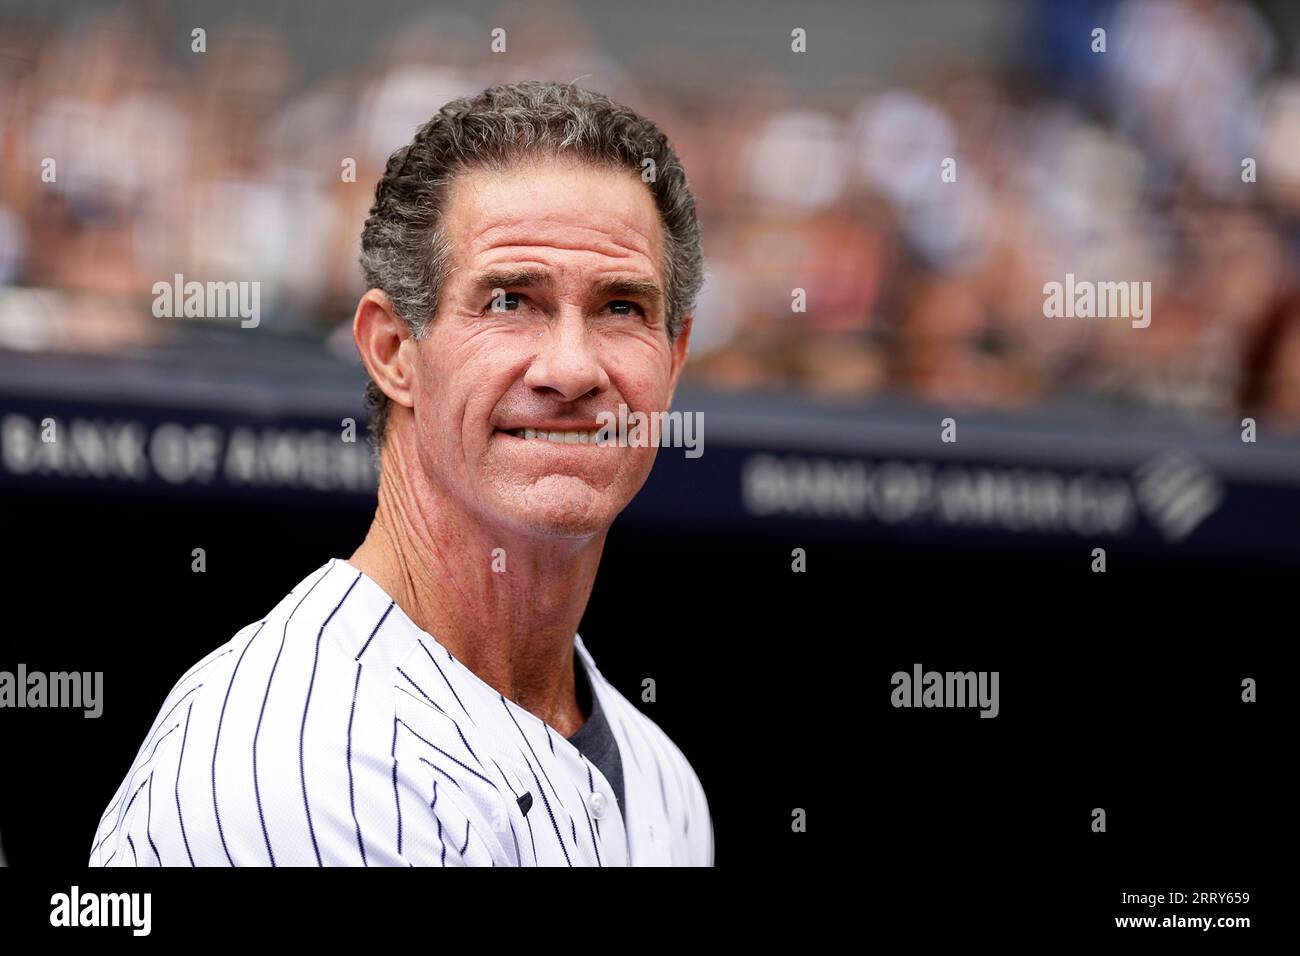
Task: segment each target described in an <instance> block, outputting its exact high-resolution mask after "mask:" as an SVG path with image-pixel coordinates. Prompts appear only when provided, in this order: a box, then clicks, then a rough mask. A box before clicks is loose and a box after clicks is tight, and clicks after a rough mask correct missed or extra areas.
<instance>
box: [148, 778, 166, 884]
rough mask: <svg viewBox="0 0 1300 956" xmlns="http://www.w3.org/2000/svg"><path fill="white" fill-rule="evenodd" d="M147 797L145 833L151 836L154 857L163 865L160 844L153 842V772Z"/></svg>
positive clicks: (150, 843)
mask: <svg viewBox="0 0 1300 956" xmlns="http://www.w3.org/2000/svg"><path fill="white" fill-rule="evenodd" d="M145 797H146V799H147V800H148V802H147V803H146V804H145V806H146V808H147V809H146V812H145V817H144V835H145V836H146V837H148V838H149V846H151V847H152V848H153V856H154V859H155V860H157V861H158V865H159V866H162V854H161V853H159V852H158V844H156V843H154V842H153V833H152V832H151V825H152V821H153V774H149V792H148V793H147V794H145Z"/></svg>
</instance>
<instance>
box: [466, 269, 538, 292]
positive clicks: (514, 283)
mask: <svg viewBox="0 0 1300 956" xmlns="http://www.w3.org/2000/svg"><path fill="white" fill-rule="evenodd" d="M473 281H474V287H475V288H476V289H482V290H484V291H487V292H491V291H492V290H493V289H509V288H515V289H530V288H536V287H537V286H546V285H550V284H551V277H550V276H549V275H547V274H546V273H545V272H543V271H542V270H540V269H502V270H497V271H488V272H482V273H479V274H478V275H477V276H475V277H474V280H473Z"/></svg>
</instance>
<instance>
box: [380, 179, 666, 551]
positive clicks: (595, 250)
mask: <svg viewBox="0 0 1300 956" xmlns="http://www.w3.org/2000/svg"><path fill="white" fill-rule="evenodd" d="M445 228H446V230H447V234H448V236H449V238H450V240H451V244H452V249H453V261H452V265H453V271H452V273H451V275H450V277H449V279H448V280H447V281H446V282H445V283H444V284H443V290H442V298H441V301H440V303H439V308H438V314H437V316H436V317H435V319H434V321H433V322H432V324H431V325H430V327H429V330H428V332H427V334H426V335H425V336H424V338H423V339H421V340H420V341H419V342H418V343H417V342H414V341H410V342H408V343H407V344H406V345H405V346H403V347H404V348H414V349H415V350H416V360H415V363H414V366H415V375H414V381H413V385H414V390H413V397H414V401H415V405H414V408H413V412H414V422H415V432H416V441H417V443H418V447H419V454H420V463H421V467H422V469H423V470H424V473H425V474H426V475H427V476H428V478H429V480H430V481H431V482H432V483H433V484H434V485H435V486H436V487H438V488H439V489H441V490H442V492H443V493H444V494H446V495H449V496H451V497H453V498H455V499H456V500H457V501H458V502H459V503H460V504H461V506H462V507H464V508H465V509H466V510H468V511H470V512H471V513H474V514H476V515H478V517H479V518H480V519H481V520H482V521H483V522H485V523H488V524H491V523H503V524H506V525H508V526H510V527H512V528H514V529H516V530H523V531H528V532H532V533H539V534H548V535H556V536H562V537H583V536H589V535H594V534H597V533H600V532H603V531H604V530H605V529H606V528H608V526H609V525H610V523H611V522H612V521H613V520H614V518H615V517H616V516H617V515H618V513H619V512H620V511H622V510H623V508H624V507H626V505H627V503H628V502H629V501H630V500H631V499H632V496H633V495H635V494H636V493H637V491H638V490H639V489H640V488H641V486H642V484H643V483H644V482H645V480H646V477H647V476H648V475H649V473H650V468H651V466H652V465H653V464H654V456H655V449H654V448H645V447H643V448H632V447H618V446H617V445H614V444H602V445H597V444H595V443H594V442H593V441H591V440H590V436H588V440H587V441H586V442H581V441H578V442H572V441H570V440H565V441H556V440H555V439H556V438H557V437H560V436H559V435H556V434H555V433H561V434H563V433H569V432H583V433H594V432H595V431H597V430H598V428H599V426H600V423H601V421H603V420H604V419H598V418H597V415H598V414H599V413H601V412H612V413H614V414H617V412H618V408H619V405H620V403H623V404H626V405H627V407H628V412H629V413H631V412H633V411H642V412H651V411H659V410H666V409H667V408H668V406H669V403H670V402H671V399H672V393H673V389H674V387H675V386H676V383H677V378H678V375H679V373H680V372H681V367H682V363H683V362H684V360H685V357H686V343H687V338H688V332H689V330H684V331H683V332H682V334H681V335H680V336H679V337H678V340H677V342H676V343H675V344H674V345H670V344H669V341H668V334H667V328H666V325H665V299H664V294H665V292H666V289H665V286H664V280H663V276H662V274H661V268H660V264H661V263H662V261H663V243H664V239H663V230H662V227H661V225H660V223H659V216H658V212H657V209H656V207H655V203H654V199H653V198H652V197H651V195H650V191H649V190H648V189H647V188H646V186H645V184H644V183H643V182H641V180H640V178H639V177H637V176H636V175H635V174H633V173H631V172H620V171H614V170H609V169H603V168H597V167H591V166H586V165H572V164H567V163H559V162H548V163H543V164H540V165H529V166H524V167H520V168H518V169H515V170H511V171H508V172H492V171H488V170H475V171H472V172H469V173H465V174H462V175H461V176H460V177H458V179H457V180H456V181H455V182H454V183H453V186H452V187H451V194H450V196H449V197H448V203H447V207H446V217H445ZM494 290H495V291H494ZM526 429H533V430H535V431H537V432H540V433H543V434H545V435H546V437H541V436H540V435H539V436H538V437H531V438H530V437H520V436H521V435H522V434H524V430H526ZM565 437H566V439H567V438H568V436H567V435H565Z"/></svg>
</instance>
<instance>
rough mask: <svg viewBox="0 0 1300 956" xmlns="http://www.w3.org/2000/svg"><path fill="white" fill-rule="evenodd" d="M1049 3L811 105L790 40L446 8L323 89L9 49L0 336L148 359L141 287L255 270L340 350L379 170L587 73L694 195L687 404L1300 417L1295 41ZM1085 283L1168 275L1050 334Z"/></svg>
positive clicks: (81, 46)
mask: <svg viewBox="0 0 1300 956" xmlns="http://www.w3.org/2000/svg"><path fill="white" fill-rule="evenodd" d="M349 6H356V7H357V9H360V6H361V5H349ZM1026 9H1027V11H1028V13H1027V15H1025V16H1024V17H1022V18H1021V19H1022V21H1023V22H1018V23H1017V24H1015V26H1014V35H1013V36H1011V37H1010V38H1009V40H1008V43H1007V51H1008V52H1007V53H1006V55H1005V56H1003V57H1001V58H1000V61H999V63H998V65H997V66H995V67H989V66H987V65H984V66H980V67H974V66H970V65H964V64H957V63H951V64H940V65H938V66H936V65H935V64H934V63H933V62H931V61H930V60H928V59H925V60H923V59H921V55H920V54H919V53H918V57H917V63H916V69H915V72H914V73H913V74H912V75H908V76H898V75H890V76H880V75H876V74H874V73H873V71H872V67H871V64H870V63H858V64H854V63H846V64H843V68H844V70H845V79H842V80H841V81H839V82H837V83H835V84H834V85H833V87H832V88H829V89H824V90H818V91H814V92H811V93H810V92H809V91H807V90H806V89H804V88H802V87H800V85H799V84H796V83H792V82H790V80H789V78H788V76H789V73H790V71H792V70H796V69H797V68H798V65H797V60H796V61H794V62H787V61H785V60H780V61H779V62H778V61H776V60H774V59H773V56H774V54H773V53H772V52H771V51H766V52H765V53H764V57H765V58H766V61H765V60H764V58H760V57H758V56H757V55H755V54H754V52H753V51H744V50H729V49H728V48H727V47H726V44H725V43H721V44H719V48H718V50H717V52H716V55H714V56H712V57H709V58H707V59H702V58H700V57H698V56H690V55H688V54H686V53H685V52H684V51H681V50H677V49H672V48H663V47H658V46H656V47H642V46H638V45H637V44H636V43H629V44H628V45H627V46H625V47H624V48H622V49H621V50H620V51H618V53H617V55H615V54H614V52H612V51H611V50H609V49H607V47H606V45H605V44H603V43H602V41H601V40H600V39H599V38H598V37H597V35H596V31H594V30H593V29H592V27H591V25H590V24H587V23H585V22H583V21H582V19H581V18H580V17H578V16H577V15H576V14H574V13H573V12H572V10H569V11H568V12H565V13H562V14H557V13H556V12H555V11H546V13H545V14H543V13H541V12H531V11H530V8H529V7H527V6H521V7H520V8H518V10H517V11H516V13H515V14H514V15H512V17H511V19H510V20H509V22H510V24H511V33H510V37H509V42H510V48H511V50H512V51H513V52H512V55H511V56H510V57H508V58H502V57H494V56H493V55H492V54H491V53H490V51H489V46H488V44H489V40H490V37H489V31H490V28H491V24H489V23H487V22H486V21H481V22H480V21H477V20H474V19H472V18H467V17H464V16H459V15H450V14H429V15H427V16H426V17H424V18H422V19H419V20H416V21H414V22H410V23H404V24H401V25H400V27H401V28H400V29H399V30H397V31H395V32H394V33H393V34H392V35H391V37H390V39H388V40H387V41H384V42H382V43H380V44H378V45H377V46H375V48H374V49H372V50H365V51H363V52H361V53H358V54H357V55H355V56H354V57H353V58H352V59H351V60H350V61H346V62H340V63H339V64H338V65H337V66H333V67H330V68H326V69H320V68H319V64H309V63H304V62H302V59H303V57H302V55H301V53H300V52H297V53H295V50H294V48H293V45H292V44H290V43H288V42H286V38H285V37H284V36H283V35H281V33H280V32H278V31H277V28H276V27H274V26H272V25H270V24H267V23H252V24H245V25H241V26H238V27H235V28H231V27H223V28H221V29H220V31H219V32H218V31H217V30H212V31H209V33H208V34H207V36H206V38H205V43H206V52H204V53H202V54H197V53H193V52H192V51H191V44H192V42H193V40H192V37H191V36H190V35H189V32H188V28H181V27H180V26H179V25H177V24H175V23H171V22H167V23H165V24H164V23H160V22H152V21H150V20H148V19H147V18H146V19H139V18H128V17H121V16H113V15H93V14H91V15H82V16H77V17H72V18H69V19H67V20H60V21H59V22H58V23H57V24H54V25H46V26H42V27H40V28H34V27H32V26H30V24H27V25H24V24H21V23H20V24H0V118H2V120H3V123H2V126H0V347H3V348H9V349H32V350H39V349H83V350H95V351H108V352H111V351H114V350H123V349H131V348H134V347H138V346H141V345H147V344H148V343H150V342H151V341H154V340H155V339H156V338H157V337H159V336H164V335H167V334H168V323H166V322H160V321H159V320H157V319H155V318H154V317H153V315H152V313H151V311H150V308H149V302H150V300H151V298H152V296H151V293H150V289H151V287H152V285H153V284H154V283H155V282H157V281H160V280H162V281H170V280H171V277H172V276H173V275H174V274H175V273H182V274H183V275H184V276H185V277H186V278H187V279H199V280H205V279H218V280H223V281H225V280H257V281H260V282H261V311H262V314H263V319H262V323H263V326H264V327H266V329H267V330H269V331H277V330H279V331H285V332H299V333H301V332H305V331H308V330H318V331H319V332H320V333H321V334H323V335H326V336H328V337H330V340H331V341H333V342H335V343H336V344H337V347H338V348H339V349H340V350H341V351H345V350H346V348H347V347H348V343H349V342H350V340H349V339H348V337H347V335H346V332H345V331H344V327H345V325H346V324H347V323H348V322H349V321H350V319H351V315H352V311H353V309H354V307H355V303H356V299H357V296H358V295H359V293H360V292H361V291H362V286H361V275H360V270H359V268H358V265H357V251H358V237H359V233H360V230H361V225H362V223H363V221H364V219H365V217H366V213H367V210H368V208H369V206H370V203H371V201H372V199H373V190H374V184H375V182H376V180H377V179H378V177H379V175H380V174H381V172H382V170H383V167H384V163H385V161H386V159H387V157H388V155H389V153H390V152H391V151H392V150H393V149H395V148H397V147H398V146H400V145H402V144H404V143H405V142H407V141H408V140H409V139H410V136H411V134H412V133H413V132H414V130H415V129H416V127H417V126H419V125H420V124H421V123H422V122H423V121H425V120H426V119H427V118H428V117H429V116H430V115H432V113H433V112H434V111H435V110H436V109H437V107H439V106H440V105H442V104H443V103H444V102H446V101H447V100H449V99H451V98H453V97H455V96H458V95H463V94H466V93H472V92H475V91H477V90H479V89H482V88H483V87H485V86H488V85H491V84H493V83H499V82H508V81H512V80H517V79H522V78H525V77H535V78H541V79H563V80H573V79H575V78H579V77H583V76H588V75H589V76H593V77H599V80H598V81H596V80H592V81H589V82H591V83H592V86H593V87H594V88H597V89H600V90H601V91H603V92H606V93H609V94H610V95H612V96H614V97H615V98H616V99H620V100H622V101H624V102H626V103H628V104H629V105H631V106H633V107H635V108H637V109H639V110H641V111H642V112H644V113H645V114H647V115H648V116H650V117H651V118H652V119H654V120H655V121H656V122H657V123H659V125H660V126H661V127H662V128H663V129H664V130H665V131H666V132H667V133H668V135H669V137H670V139H671V140H672V141H673V142H674V145H675V146H676V148H677V150H678V152H679V154H680V155H681V157H682V160H683V163H684V165H685V168H686V171H687V175H688V178H689V180H690V182H691V184H692V187H693V189H694V191H695V194H696V196H697V200H698V204H699V211H700V215H701V221H702V228H703V232H704V244H705V245H704V248H705V256H706V260H707V263H708V279H707V283H706V286H705V290H704V292H703V294H702V297H701V300H700V302H699V307H698V310H697V315H696V325H695V331H694V337H693V340H692V341H693V349H692V354H693V359H692V362H691V364H690V366H689V373H688V374H689V377H690V378H691V379H693V380H694V381H696V382H700V383H708V384H710V385H712V386H714V387H718V388H726V389H738V390H743V389H773V390H780V389H796V390H799V391H802V392H804V393H808V394H814V395H816V396H818V397H820V398H824V399H831V400H842V401H850V402H854V401H864V400H870V399H877V398H893V397H902V398H906V399H915V400H921V401H932V402H939V403H943V404H944V405H945V407H954V406H960V407H994V408H1002V409H1023V408H1031V407H1034V406H1039V405H1045V404H1050V403H1057V402H1064V403H1069V402H1073V401H1075V400H1079V401H1082V402H1085V403H1091V404H1093V405H1097V404H1101V405H1106V406H1110V407H1112V408H1114V409H1115V410H1116V411H1117V413H1126V414H1127V413H1129V412H1131V411H1134V410H1144V409H1155V410H1160V411H1169V410H1172V411H1175V412H1177V413H1180V414H1186V415H1188V416H1189V417H1194V418H1200V419H1203V420H1206V421H1218V422H1225V421H1228V420H1229V419H1231V418H1236V417H1239V416H1240V415H1241V414H1243V413H1250V414H1256V415H1258V416H1259V417H1260V418H1261V419H1262V420H1267V421H1270V422H1274V423H1278V424H1282V425H1286V426H1288V427H1295V428H1300V265H1298V262H1300V76H1298V75H1297V69H1296V67H1297V64H1296V61H1295V57H1296V55H1297V46H1296V37H1294V36H1284V35H1281V33H1280V31H1279V30H1277V29H1276V28H1275V26H1274V25H1272V24H1270V22H1269V21H1268V20H1266V18H1265V17H1264V16H1263V15H1262V14H1261V13H1259V12H1258V11H1257V10H1256V9H1255V8H1253V7H1251V6H1249V5H1246V4H1243V3H1229V2H1192V0H1151V2H1144V0H1129V2H1121V3H1089V2H1083V0H1081V2H1079V3H1078V4H1065V3H1062V4H1052V3H1042V4H1037V5H1033V4H1031V5H1029V6H1028V7H1027V8H1026ZM498 19H500V18H498ZM1098 24H1103V25H1104V26H1105V29H1106V35H1105V37H1104V42H1105V52H1104V53H1103V52H1100V51H1096V50H1095V49H1094V48H1095V46H1096V44H1097V38H1096V36H1095V35H1094V34H1093V33H1092V30H1093V28H1094V27H1095V26H1096V25H1098ZM320 28H321V29H326V28H327V27H325V26H321V27H320ZM328 29H331V30H334V31H336V32H337V31H346V29H347V24H346V22H344V23H339V22H336V21H332V22H331V24H330V25H328ZM1009 29H1011V28H1009ZM779 48H780V44H778V45H776V46H774V47H773V50H778V49H779ZM895 72H897V71H895ZM949 159H951V160H953V162H952V163H945V161H946V160H949ZM49 160H53V170H52V172H53V175H52V177H51V176H50V175H48V174H47V175H43V173H46V171H47V170H48V169H49V165H50V164H49V163H48V161H49ZM1248 161H1249V162H1248ZM349 162H352V163H354V164H355V177H354V179H353V178H352V177H349V176H348V175H346V172H347V167H348V164H349ZM945 170H947V173H948V175H947V176H945V175H944V173H945ZM50 178H52V179H53V181H48V180H49V179H50ZM1067 273H1072V274H1074V275H1075V276H1076V277H1078V278H1080V279H1093V280H1097V281H1130V280H1137V281H1142V280H1147V281H1150V282H1151V284H1152V302H1151V315H1152V322H1151V324H1150V326H1149V327H1148V328H1143V329H1135V328H1133V327H1131V326H1130V324H1129V323H1128V322H1126V321H1115V320H1106V319H1077V318H1075V319H1066V318H1046V317H1045V316H1044V308H1043V306H1044V289H1043V286H1044V284H1045V283H1047V282H1052V281H1063V280H1064V279H1065V276H1066V274H1067ZM796 290H802V295H800V294H799V293H798V292H797V291H796ZM801 303H802V307H800V304H801Z"/></svg>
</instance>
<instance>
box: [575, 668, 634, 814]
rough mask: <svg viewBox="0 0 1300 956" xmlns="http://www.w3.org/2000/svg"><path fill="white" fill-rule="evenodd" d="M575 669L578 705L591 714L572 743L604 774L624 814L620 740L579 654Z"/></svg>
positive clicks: (620, 810)
mask: <svg viewBox="0 0 1300 956" xmlns="http://www.w3.org/2000/svg"><path fill="white" fill-rule="evenodd" d="M573 671H574V683H575V684H576V686H577V691H578V706H580V707H581V708H582V710H583V712H584V713H586V712H588V711H589V712H590V716H589V717H588V718H587V722H586V723H585V724H583V725H582V726H581V727H579V728H578V730H577V732H576V733H574V734H573V736H571V737H570V738H569V743H571V744H573V746H575V747H577V748H578V752H579V753H581V754H582V755H583V756H584V757H586V758H587V759H588V760H590V761H591V762H592V763H594V764H595V765H596V766H597V767H598V768H599V769H600V772H601V773H603V774H604V775H605V779H606V780H608V781H609V783H610V786H612V787H613V788H614V795H615V796H616V797H617V798H618V809H619V812H620V813H622V812H623V810H624V807H623V759H622V756H621V755H620V754H619V752H618V741H617V740H615V739H614V732H613V731H612V730H611V729H610V726H609V721H608V720H607V719H606V718H605V712H604V711H603V710H601V707H600V698H599V697H598V696H597V695H596V694H593V693H592V692H591V684H590V682H589V681H588V680H587V671H586V668H584V667H583V666H582V661H580V660H579V659H578V656H577V654H576V653H575V654H574V659H573Z"/></svg>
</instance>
